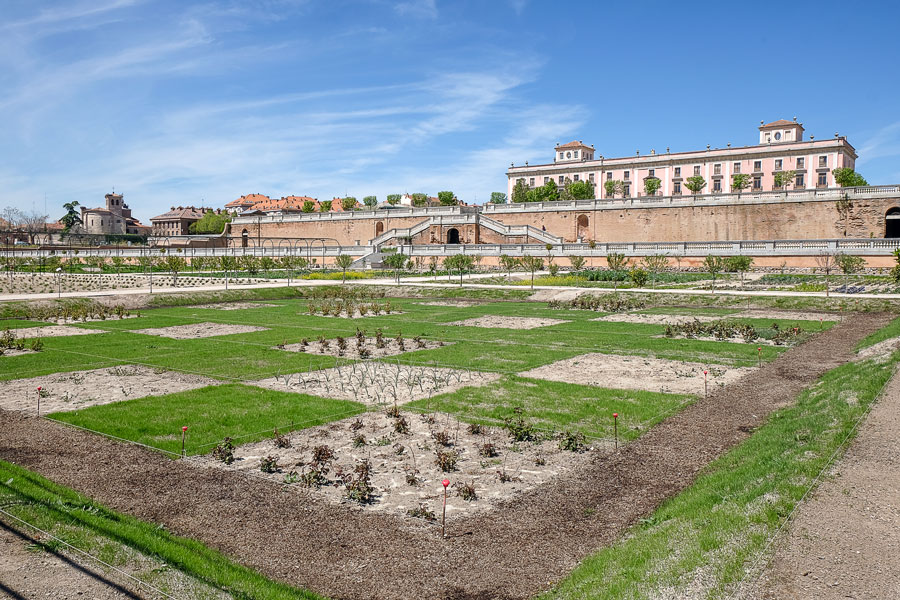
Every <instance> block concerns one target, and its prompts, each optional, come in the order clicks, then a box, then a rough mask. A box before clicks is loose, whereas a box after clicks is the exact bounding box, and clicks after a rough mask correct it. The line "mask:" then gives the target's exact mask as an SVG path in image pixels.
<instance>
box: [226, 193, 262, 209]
mask: <svg viewBox="0 0 900 600" xmlns="http://www.w3.org/2000/svg"><path fill="white" fill-rule="evenodd" d="M266 200H269V197H268V196H263V195H262V194H247V195H246V196H241V197H240V198H238V199H237V200H232V201H231V202H229V203H228V204H226V205H225V208H249V207H251V206H253V205H254V204H256V203H257V202H265V201H266Z"/></svg>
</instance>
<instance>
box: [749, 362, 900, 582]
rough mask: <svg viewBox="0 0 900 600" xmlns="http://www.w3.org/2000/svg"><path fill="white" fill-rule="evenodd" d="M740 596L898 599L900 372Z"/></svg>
mask: <svg viewBox="0 0 900 600" xmlns="http://www.w3.org/2000/svg"><path fill="white" fill-rule="evenodd" d="M831 475H832V478H830V479H827V480H826V481H825V482H824V483H823V484H822V485H821V486H820V487H819V488H818V489H817V490H816V492H815V493H814V494H813V495H812V497H811V498H810V499H809V500H807V501H806V502H805V503H804V504H803V505H801V507H800V509H799V510H798V511H797V513H796V515H795V518H794V521H793V522H792V523H791V526H790V528H789V529H788V531H787V534H786V535H785V536H784V537H783V538H781V539H780V540H779V541H778V544H777V546H776V550H775V555H774V558H773V559H772V563H771V565H770V567H769V569H768V570H767V571H766V572H765V573H764V574H763V577H762V578H761V579H760V580H759V581H757V582H755V584H754V585H751V586H747V587H748V590H747V592H746V593H745V594H744V596H743V598H748V599H749V598H765V599H767V600H768V599H773V600H774V599H777V598H798V599H799V598H803V599H805V598H809V599H813V598H815V599H817V600H819V599H821V600H832V599H833V600H838V599H841V600H843V599H844V598H900V377H898V376H896V375H895V376H894V378H893V379H892V380H891V382H890V383H889V384H888V386H887V388H886V389H885V392H884V394H883V395H882V397H881V399H880V400H879V401H878V403H877V404H876V405H875V408H874V409H873V410H872V412H871V413H870V414H869V417H868V418H867V419H866V421H865V422H864V423H863V425H862V427H861V429H860V432H859V436H858V437H857V438H856V440H855V441H854V442H853V445H852V446H851V447H850V450H849V451H848V452H847V455H846V456H845V458H844V459H843V460H842V461H841V462H840V463H838V464H837V465H836V466H835V467H834V468H833V469H832V473H831Z"/></svg>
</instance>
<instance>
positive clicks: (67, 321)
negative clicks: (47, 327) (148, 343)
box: [43, 315, 139, 325]
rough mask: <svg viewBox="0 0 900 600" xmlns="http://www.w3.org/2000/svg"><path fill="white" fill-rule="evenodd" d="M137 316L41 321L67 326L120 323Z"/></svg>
mask: <svg viewBox="0 0 900 600" xmlns="http://www.w3.org/2000/svg"><path fill="white" fill-rule="evenodd" d="M138 316H139V315H122V316H121V317H120V316H118V315H114V316H110V317H107V318H105V319H101V318H98V317H88V318H87V319H73V318H68V319H67V318H61V319H48V320H46V321H43V322H44V323H56V324H57V325H68V324H76V323H102V322H103V321H121V320H122V319H136V318H137V317H138Z"/></svg>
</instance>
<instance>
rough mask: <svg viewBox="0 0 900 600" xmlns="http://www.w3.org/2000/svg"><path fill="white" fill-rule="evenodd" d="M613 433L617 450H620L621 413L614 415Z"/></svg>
mask: <svg viewBox="0 0 900 600" xmlns="http://www.w3.org/2000/svg"><path fill="white" fill-rule="evenodd" d="M613 432H614V434H615V437H616V450H618V449H619V413H613Z"/></svg>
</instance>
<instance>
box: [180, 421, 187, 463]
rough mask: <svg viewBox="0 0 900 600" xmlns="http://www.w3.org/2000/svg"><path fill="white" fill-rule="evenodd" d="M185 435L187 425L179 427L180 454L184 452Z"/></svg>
mask: <svg viewBox="0 0 900 600" xmlns="http://www.w3.org/2000/svg"><path fill="white" fill-rule="evenodd" d="M185 437H187V425H185V426H184V427H182V428H181V456H185V454H184V438H185Z"/></svg>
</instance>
